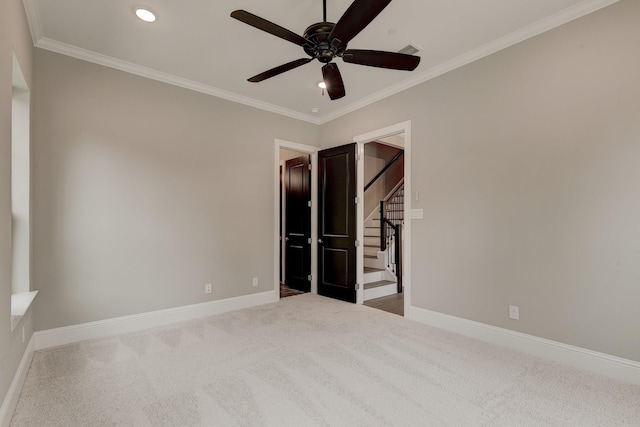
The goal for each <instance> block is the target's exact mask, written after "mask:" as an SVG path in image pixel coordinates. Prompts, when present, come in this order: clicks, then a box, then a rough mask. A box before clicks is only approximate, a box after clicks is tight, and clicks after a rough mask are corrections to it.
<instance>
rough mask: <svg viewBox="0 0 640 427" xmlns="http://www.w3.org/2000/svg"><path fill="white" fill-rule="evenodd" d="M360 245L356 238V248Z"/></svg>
mask: <svg viewBox="0 0 640 427" xmlns="http://www.w3.org/2000/svg"><path fill="white" fill-rule="evenodd" d="M359 246H360V241H359V240H356V248H357V247H359Z"/></svg>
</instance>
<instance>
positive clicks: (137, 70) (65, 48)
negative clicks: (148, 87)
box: [35, 37, 320, 124]
mask: <svg viewBox="0 0 640 427" xmlns="http://www.w3.org/2000/svg"><path fill="white" fill-rule="evenodd" d="M35 46H36V47H38V48H41V49H46V50H49V51H52V52H56V53H60V54H62V55H66V56H71V57H73V58H76V59H81V60H83V61H87V62H92V63H94V64H98V65H103V66H105V67H110V68H114V69H116V70H119V71H124V72H126V73H130V74H135V75H137V76H141V77H146V78H148V79H152V80H157V81H159V82H163V83H168V84H170V85H174V86H178V87H182V88H184V89H189V90H193V91H196V92H200V93H204V94H206V95H212V96H215V97H218V98H222V99H226V100H228V101H233V102H237V103H239V104H244V105H248V106H250V107H254V108H258V109H260V110H265V111H269V112H271V113H276V114H280V115H282V116H286V117H290V118H293V119H297V120H302V121H305V122H310V123H314V124H319V122H320V120H319V119H318V118H317V117H312V116H309V115H307V114H303V113H299V112H297V111H293V110H289V109H287V108H283V107H280V106H278V105H274V104H270V103H268V102H264V101H259V100H257V99H253V98H250V97H248V96H243V95H238V94H236V93H233V92H229V91H226V90H223V89H219V88H216V87H213V86H209V85H206V84H204V83H199V82H196V81H193V80H189V79H185V78H182V77H178V76H175V75H173V74H169V73H165V72H162V71H158V70H154V69H152V68H148V67H143V66H141V65H137V64H133V63H131V62H127V61H123V60H120V59H116V58H113V57H111V56H107V55H102V54H100V53H96V52H92V51H90V50H87V49H82V48H79V47H77V46H72V45H69V44H66V43H62V42H59V41H56V40H52V39H49V38H47V37H41V38H40V39H39V40H38V42H37V43H36V44H35Z"/></svg>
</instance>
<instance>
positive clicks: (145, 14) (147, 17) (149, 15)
mask: <svg viewBox="0 0 640 427" xmlns="http://www.w3.org/2000/svg"><path fill="white" fill-rule="evenodd" d="M136 16H137V17H138V18H140V19H142V20H143V21H144V22H153V21H155V20H156V15H155V13H153V12H151V11H150V10H149V9H145V8H143V7H136Z"/></svg>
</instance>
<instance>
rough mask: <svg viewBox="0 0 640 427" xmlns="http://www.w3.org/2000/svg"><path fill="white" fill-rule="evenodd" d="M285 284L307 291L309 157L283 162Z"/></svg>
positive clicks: (309, 259) (308, 261)
mask: <svg viewBox="0 0 640 427" xmlns="http://www.w3.org/2000/svg"><path fill="white" fill-rule="evenodd" d="M285 170H286V172H285V213H286V217H285V283H286V285H287V286H288V287H290V288H293V289H298V290H300V291H305V292H309V291H310V290H311V282H310V281H309V275H310V274H311V244H310V243H309V239H310V238H311V212H310V207H309V202H310V201H311V171H310V170H309V156H302V157H298V158H296V159H292V160H288V161H287V162H286V163H285Z"/></svg>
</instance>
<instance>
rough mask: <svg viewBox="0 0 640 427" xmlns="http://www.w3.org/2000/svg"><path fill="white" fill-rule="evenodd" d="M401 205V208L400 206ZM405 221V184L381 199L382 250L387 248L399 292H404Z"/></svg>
mask: <svg viewBox="0 0 640 427" xmlns="http://www.w3.org/2000/svg"><path fill="white" fill-rule="evenodd" d="M399 207H400V208H399ZM403 221H404V185H402V183H400V185H399V186H398V187H397V188H396V190H395V191H394V193H392V194H391V196H390V197H388V198H387V200H381V201H380V250H381V251H385V250H387V248H389V250H388V251H387V267H389V269H390V270H391V271H393V273H394V274H395V275H396V279H397V283H398V293H401V292H402V223H403Z"/></svg>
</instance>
